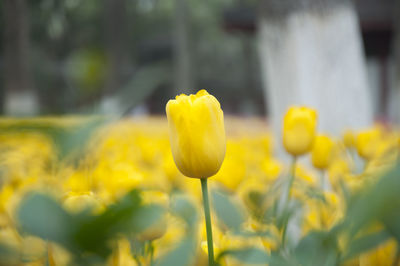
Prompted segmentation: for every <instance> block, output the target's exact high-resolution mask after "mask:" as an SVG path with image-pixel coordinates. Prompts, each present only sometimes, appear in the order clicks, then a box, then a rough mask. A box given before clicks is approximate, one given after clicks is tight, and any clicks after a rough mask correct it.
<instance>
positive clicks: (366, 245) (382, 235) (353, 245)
mask: <svg viewBox="0 0 400 266" xmlns="http://www.w3.org/2000/svg"><path fill="white" fill-rule="evenodd" d="M389 237H390V235H389V234H388V233H387V232H386V231H384V230H382V231H379V232H375V233H373V234H368V235H364V236H361V237H359V238H357V239H355V240H353V241H351V242H350V244H349V245H348V247H349V249H348V250H347V251H346V253H345V254H344V255H343V258H342V260H343V261H346V260H349V259H351V258H354V257H356V256H358V255H359V254H361V253H364V252H367V251H368V250H371V249H374V248H375V247H377V246H379V245H380V244H382V243H383V242H385V241H386V240H388V239H389Z"/></svg>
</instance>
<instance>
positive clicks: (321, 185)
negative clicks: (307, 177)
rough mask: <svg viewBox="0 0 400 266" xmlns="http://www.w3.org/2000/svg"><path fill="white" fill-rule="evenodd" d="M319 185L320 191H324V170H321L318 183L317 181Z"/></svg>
mask: <svg viewBox="0 0 400 266" xmlns="http://www.w3.org/2000/svg"><path fill="white" fill-rule="evenodd" d="M319 183H320V184H319V185H320V187H321V190H324V186H325V172H324V170H321V172H320V181H319Z"/></svg>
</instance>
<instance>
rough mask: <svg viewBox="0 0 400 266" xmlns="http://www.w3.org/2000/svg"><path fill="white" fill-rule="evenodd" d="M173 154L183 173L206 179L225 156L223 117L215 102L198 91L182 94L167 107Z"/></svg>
mask: <svg viewBox="0 0 400 266" xmlns="http://www.w3.org/2000/svg"><path fill="white" fill-rule="evenodd" d="M166 112H167V118H168V125H169V135H170V144H171V150H172V155H173V158H174V161H175V164H176V166H177V167H178V169H179V171H181V173H182V174H184V175H185V176H188V177H193V178H208V177H210V176H213V175H215V174H216V173H217V172H218V170H219V169H220V167H221V165H222V162H223V160H224V157H225V149H226V139H225V127H224V115H223V112H222V110H221V107H220V104H219V102H218V100H217V99H216V98H215V97H214V96H212V95H210V94H208V93H207V91H205V90H200V91H199V92H197V94H196V95H189V96H187V95H185V94H181V95H179V96H177V97H176V98H175V100H170V101H168V103H167V106H166Z"/></svg>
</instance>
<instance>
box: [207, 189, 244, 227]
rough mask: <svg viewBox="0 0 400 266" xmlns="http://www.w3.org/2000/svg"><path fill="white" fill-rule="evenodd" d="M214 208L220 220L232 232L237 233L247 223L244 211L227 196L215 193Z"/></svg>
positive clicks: (218, 192)
mask: <svg viewBox="0 0 400 266" xmlns="http://www.w3.org/2000/svg"><path fill="white" fill-rule="evenodd" d="M212 195H213V201H212V203H213V206H214V211H215V214H216V216H217V217H218V219H219V220H220V221H221V222H222V223H223V224H224V225H225V226H226V227H228V229H230V230H234V231H237V230H239V229H240V227H241V225H242V224H243V223H244V222H245V214H244V211H243V210H242V209H241V208H240V207H239V206H238V204H237V203H236V202H235V201H234V200H233V199H232V198H231V197H230V196H228V195H227V194H225V193H224V192H222V191H213V193H212Z"/></svg>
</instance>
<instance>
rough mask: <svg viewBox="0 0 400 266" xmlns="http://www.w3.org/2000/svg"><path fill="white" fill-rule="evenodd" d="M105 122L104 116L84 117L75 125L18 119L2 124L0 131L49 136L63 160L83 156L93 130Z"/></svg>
mask: <svg viewBox="0 0 400 266" xmlns="http://www.w3.org/2000/svg"><path fill="white" fill-rule="evenodd" d="M105 122H106V120H105V119H104V118H101V117H97V118H87V119H82V122H79V123H77V124H75V125H73V126H64V125H59V124H55V123H51V122H49V121H40V120H38V121H37V120H17V121H15V122H13V123H12V124H9V123H5V124H1V125H0V131H1V132H2V133H14V132H32V133H38V134H42V135H44V136H47V137H49V138H50V139H51V140H52V142H53V144H54V145H55V148H56V149H57V155H58V158H59V159H60V160H62V159H64V158H68V156H70V155H71V154H74V155H75V157H79V156H81V155H82V152H83V151H84V148H85V147H87V145H86V144H87V143H88V142H89V140H90V137H91V136H92V134H93V132H94V131H95V130H96V129H98V128H99V127H100V126H102V125H104V124H105Z"/></svg>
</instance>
